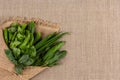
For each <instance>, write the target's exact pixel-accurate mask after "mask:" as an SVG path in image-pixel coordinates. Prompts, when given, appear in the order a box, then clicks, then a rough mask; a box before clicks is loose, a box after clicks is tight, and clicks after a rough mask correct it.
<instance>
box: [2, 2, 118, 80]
mask: <svg viewBox="0 0 120 80" xmlns="http://www.w3.org/2000/svg"><path fill="white" fill-rule="evenodd" d="M10 16H20V17H30V18H31V17H35V18H42V19H44V20H48V21H51V22H56V23H59V24H60V25H61V29H62V30H63V31H68V32H71V35H69V36H66V37H64V38H63V39H64V40H65V41H67V44H66V45H65V46H64V48H65V49H67V50H68V55H67V56H66V58H64V59H63V60H61V65H59V66H55V67H52V68H50V69H47V70H45V71H44V72H42V73H40V74H38V75H37V76H36V77H34V78H33V79H32V80H120V0H0V20H3V19H5V18H7V17H10ZM64 48H63V49H64Z"/></svg>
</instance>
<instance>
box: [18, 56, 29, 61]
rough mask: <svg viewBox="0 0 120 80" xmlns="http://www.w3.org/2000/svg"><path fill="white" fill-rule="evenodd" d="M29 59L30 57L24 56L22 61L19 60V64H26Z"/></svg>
mask: <svg viewBox="0 0 120 80" xmlns="http://www.w3.org/2000/svg"><path fill="white" fill-rule="evenodd" d="M28 59H29V55H23V56H22V57H21V58H20V59H19V63H26V62H27V61H28Z"/></svg>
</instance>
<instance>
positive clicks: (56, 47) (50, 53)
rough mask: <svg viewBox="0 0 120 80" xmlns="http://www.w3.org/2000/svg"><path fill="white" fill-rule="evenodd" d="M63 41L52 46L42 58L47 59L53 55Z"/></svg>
mask: <svg viewBox="0 0 120 80" xmlns="http://www.w3.org/2000/svg"><path fill="white" fill-rule="evenodd" d="M64 44H65V42H61V43H58V44H57V45H55V46H53V47H52V48H51V49H50V50H49V51H48V52H47V53H46V54H45V56H44V57H43V60H49V59H51V58H52V57H53V56H54V53H55V52H56V51H57V50H59V49H60V48H61V47H62V46H63V45H64Z"/></svg>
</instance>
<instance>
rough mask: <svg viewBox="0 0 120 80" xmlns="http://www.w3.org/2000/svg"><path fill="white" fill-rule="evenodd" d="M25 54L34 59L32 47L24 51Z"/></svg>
mask: <svg viewBox="0 0 120 80" xmlns="http://www.w3.org/2000/svg"><path fill="white" fill-rule="evenodd" d="M25 54H29V55H30V57H35V56H36V49H35V47H34V46H32V47H30V48H28V49H27V50H26V51H25Z"/></svg>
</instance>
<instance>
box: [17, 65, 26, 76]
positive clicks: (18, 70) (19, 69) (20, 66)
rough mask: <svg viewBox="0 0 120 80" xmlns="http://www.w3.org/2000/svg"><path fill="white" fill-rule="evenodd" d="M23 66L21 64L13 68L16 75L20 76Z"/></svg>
mask: <svg viewBox="0 0 120 80" xmlns="http://www.w3.org/2000/svg"><path fill="white" fill-rule="evenodd" d="M24 67H25V66H24V65H23V64H19V65H16V66H15V71H16V73H17V74H21V73H22V70H23V69H24Z"/></svg>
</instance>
